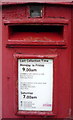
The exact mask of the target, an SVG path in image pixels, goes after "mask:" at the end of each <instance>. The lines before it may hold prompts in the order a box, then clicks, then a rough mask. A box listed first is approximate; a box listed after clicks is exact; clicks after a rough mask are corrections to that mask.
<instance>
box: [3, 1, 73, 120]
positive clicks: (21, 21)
mask: <svg viewBox="0 0 73 120" xmlns="http://www.w3.org/2000/svg"><path fill="white" fill-rule="evenodd" d="M40 2H41V1H40ZM68 2H69V1H68ZM52 3H53V2H52ZM11 4H12V3H11ZM63 4H64V3H63ZM27 6H29V4H28V5H27V4H26V5H24V4H23V5H18V6H17V5H11V6H9V5H8V6H3V27H2V28H3V38H2V39H3V41H2V51H3V53H2V54H3V60H2V62H3V63H2V68H3V70H2V76H3V91H2V94H3V104H2V110H3V118H25V119H26V118H31V119H33V118H35V119H36V120H37V118H41V119H42V120H44V119H45V118H44V117H46V118H47V119H48V120H49V118H50V119H51V118H71V79H72V78H71V56H73V55H72V49H71V47H72V44H71V40H72V39H71V22H72V21H71V17H72V10H73V9H71V7H70V6H64V5H63V6H62V5H59V6H58V5H54V3H53V5H52V4H51V2H50V4H49V5H45V4H44V6H45V7H44V16H43V18H40V19H38V18H32V19H30V18H29V17H28V16H29V13H28V11H27V10H28V9H27V8H28V7H27ZM23 11H24V12H23ZM49 11H51V12H49ZM26 24H27V25H28V26H29V25H31V27H32V25H33V26H35V25H38V26H40V25H42V26H43V28H44V25H45V24H46V25H48V26H49V25H50V26H53V28H54V26H59V27H60V26H63V31H62V33H61V34H60V32H56V33H55V31H53V32H52V33H51V32H49V31H48V32H45V33H43V34H42V33H41V32H40V33H38V34H37V33H36V31H35V32H34V34H33V32H29V33H28V32H23V33H22V32H20V31H17V26H18V25H26ZM10 26H11V29H10ZM12 26H15V30H14V29H13V28H12ZM18 29H19V28H18ZM12 31H13V32H12ZM30 35H31V37H32V39H31V40H30V44H29V43H28V42H27V41H28V40H29V37H30ZM37 36H38V37H39V39H40V41H42V39H43V40H44V41H45V42H46V40H45V39H44V37H45V36H46V37H47V40H48V42H47V44H44V45H43V42H41V44H40V43H39V42H40V41H38V42H37V44H33V43H34V42H33V41H34V40H36V37H37ZM48 36H49V37H50V38H51V39H52V41H54V42H55V43H54V42H50V41H49V38H48ZM63 36H64V37H63ZM24 37H25V41H23V39H24ZM19 39H20V41H21V42H19ZM26 39H27V40H26ZM57 40H58V42H57ZM15 42H16V43H15ZM45 42H44V43H45ZM62 42H63V44H62ZM35 43H36V42H35ZM72 43H73V42H72ZM55 55H56V57H55V58H54V56H55ZM25 56H26V58H28V57H30V58H32V57H34V58H36V57H42V56H47V57H51V56H52V57H53V58H54V59H55V60H54V78H53V79H54V88H53V91H54V96H53V100H54V104H53V112H52V113H48V115H47V113H46V112H44V115H43V113H42V112H41V113H39V112H37V113H36V115H34V114H35V112H33V113H29V115H28V113H25V112H23V111H22V112H20V111H18V110H17V105H18V101H17V94H16V90H17V82H18V80H17V72H16V71H17V62H16V61H17V57H20V58H24V57H25ZM31 56H32V57H31ZM17 111H18V114H17ZM24 114H26V115H24ZM39 114H40V115H39Z"/></svg>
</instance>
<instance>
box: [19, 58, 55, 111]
mask: <svg viewBox="0 0 73 120" xmlns="http://www.w3.org/2000/svg"><path fill="white" fill-rule="evenodd" d="M52 102H53V60H52V59H18V110H24V111H52Z"/></svg>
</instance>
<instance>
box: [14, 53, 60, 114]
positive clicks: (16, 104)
mask: <svg viewBox="0 0 73 120" xmlns="http://www.w3.org/2000/svg"><path fill="white" fill-rule="evenodd" d="M57 56H58V55H57V54H49V55H24V54H15V55H14V59H15V66H16V67H15V71H16V72H15V76H16V83H17V85H16V102H15V106H16V114H17V115H41V116H45V115H46V116H54V115H56V112H57V111H56V110H57V108H56V106H57V96H55V94H56V93H55V92H56V91H55V89H57V88H56V82H57V80H56V77H57V76H56V69H55V64H56V62H57V61H56V58H57ZM18 59H53V71H54V75H53V111H50V112H46V111H43V112H42V111H19V110H18Z"/></svg>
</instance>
